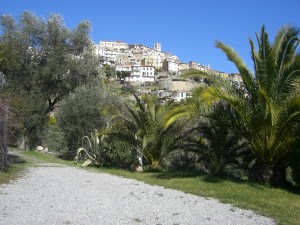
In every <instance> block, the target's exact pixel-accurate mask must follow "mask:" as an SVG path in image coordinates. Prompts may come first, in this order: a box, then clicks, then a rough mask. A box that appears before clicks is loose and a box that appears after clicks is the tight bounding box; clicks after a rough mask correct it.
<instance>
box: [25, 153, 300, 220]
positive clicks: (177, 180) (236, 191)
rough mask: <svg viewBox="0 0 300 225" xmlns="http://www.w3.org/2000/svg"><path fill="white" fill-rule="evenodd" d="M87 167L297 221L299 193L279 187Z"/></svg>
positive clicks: (41, 156)
mask: <svg viewBox="0 0 300 225" xmlns="http://www.w3.org/2000/svg"><path fill="white" fill-rule="evenodd" d="M23 154H25V155H26V156H27V157H31V158H33V159H35V160H41V161H47V162H55V163H64V164H66V165H74V164H73V162H66V161H63V160H60V159H57V158H55V157H54V156H51V155H45V154H40V153H35V152H25V153H23ZM32 161H34V160H32ZM89 169H90V170H93V171H99V172H105V173H110V174H114V175H117V176H122V177H126V178H133V179H136V180H139V181H143V182H145V183H148V184H153V185H160V186H164V187H167V188H172V189H176V190H181V191H184V192H186V193H191V194H195V195H199V196H205V197H213V198H217V199H219V200H220V201H221V202H224V203H231V204H233V205H235V206H238V207H240V208H244V209H251V210H254V211H256V212H257V213H259V214H262V215H266V216H269V217H272V218H274V219H275V220H276V221H277V222H278V224H291V225H296V224H300V222H299V221H300V194H295V193H291V192H289V191H286V190H282V189H279V188H270V187H267V186H263V185H258V184H249V183H247V182H237V181H231V180H226V179H220V178H213V177H210V176H208V175H205V174H200V173H195V172H180V171H177V172H171V171H164V172H143V173H140V172H130V171H124V170H119V169H107V168H89Z"/></svg>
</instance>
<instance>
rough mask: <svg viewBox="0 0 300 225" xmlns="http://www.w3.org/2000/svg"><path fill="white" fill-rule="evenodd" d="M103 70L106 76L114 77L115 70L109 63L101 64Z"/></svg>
mask: <svg viewBox="0 0 300 225" xmlns="http://www.w3.org/2000/svg"><path fill="white" fill-rule="evenodd" d="M103 71H104V74H105V76H106V77H114V76H115V70H114V68H113V67H111V66H110V65H107V64H105V65H103Z"/></svg>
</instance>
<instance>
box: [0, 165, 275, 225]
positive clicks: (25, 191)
mask: <svg viewBox="0 0 300 225" xmlns="http://www.w3.org/2000/svg"><path fill="white" fill-rule="evenodd" d="M0 224H1V225H14V224H17V225H23V224H28V225H34V224H38V225H42V224H46V225H51V224H55V225H56V224H57V225H59V224H84V225H89V224H104V225H109V224H113V225H116V224H151V225H158V224H161V225H167V224H170V225H175V224H197V225H199V224H201V225H202V224H203V225H205V224H234V225H238V224H240V225H247V224H253V225H257V224H260V225H264V224H268V225H269V224H275V223H274V221H273V220H271V219H269V218H266V217H262V216H260V215H257V214H255V213H253V212H252V211H249V210H241V209H238V208H236V207H233V206H231V205H229V204H221V203H219V202H218V201H217V200H214V199H210V198H203V197H198V196H195V195H190V194H185V193H183V192H180V191H175V190H170V189H165V188H164V187H159V186H151V185H147V184H144V183H142V182H139V181H135V180H130V179H125V178H120V177H116V176H112V175H109V174H104V173H96V172H90V171H86V170H82V169H77V168H74V167H67V166H62V165H60V164H39V166H38V167H34V168H29V169H28V172H27V173H26V174H25V175H24V176H23V177H22V178H20V179H18V180H16V181H13V182H12V183H10V184H6V185H2V186H0Z"/></svg>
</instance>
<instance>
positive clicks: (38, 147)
mask: <svg viewBox="0 0 300 225" xmlns="http://www.w3.org/2000/svg"><path fill="white" fill-rule="evenodd" d="M43 150H44V148H43V147H42V146H37V147H36V151H43Z"/></svg>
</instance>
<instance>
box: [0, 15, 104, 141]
mask: <svg viewBox="0 0 300 225" xmlns="http://www.w3.org/2000/svg"><path fill="white" fill-rule="evenodd" d="M0 26H1V29H2V31H3V32H2V35H1V36H0V43H1V55H4V56H5V57H4V59H2V60H1V65H0V66H1V67H0V69H1V72H3V73H4V75H5V80H6V82H7V83H8V85H9V86H10V87H12V88H13V89H14V90H15V92H16V93H20V94H22V95H26V96H30V97H29V98H28V99H29V100H31V102H32V103H31V104H32V105H36V104H35V101H36V100H38V103H39V104H38V105H36V107H37V108H38V110H32V111H31V114H30V117H32V118H34V119H35V121H36V122H35V123H30V124H28V126H27V125H26V126H25V128H26V132H27V135H28V136H29V137H31V138H30V141H31V143H33V144H32V145H34V144H38V143H37V142H39V137H38V136H39V135H38V134H39V133H40V132H41V129H40V128H44V125H45V124H46V123H47V116H46V114H47V113H49V112H52V111H54V109H55V107H56V105H57V103H58V102H60V101H61V100H62V99H63V98H64V97H65V96H66V95H68V94H69V93H70V92H72V91H73V90H74V89H75V88H76V87H77V86H79V85H81V84H83V83H85V82H86V81H87V80H88V78H89V77H92V76H96V75H97V74H98V71H97V66H98V60H97V59H96V58H95V57H94V56H93V54H92V41H91V39H90V37H89V32H90V30H91V25H90V23H89V22H87V21H82V22H81V23H79V25H78V26H77V27H75V29H72V30H70V29H68V28H67V27H66V26H65V24H64V21H63V18H62V16H60V15H56V14H51V15H50V16H49V18H48V19H47V20H45V19H42V18H39V17H37V16H35V15H34V14H33V13H31V12H28V11H25V12H24V13H22V14H21V16H20V18H19V20H18V21H16V20H15V19H14V18H13V17H12V16H10V15H1V17H0ZM1 57H2V56H1ZM33 97H34V98H35V99H32V98H33ZM37 121H41V123H37ZM34 142H36V143H34Z"/></svg>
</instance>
